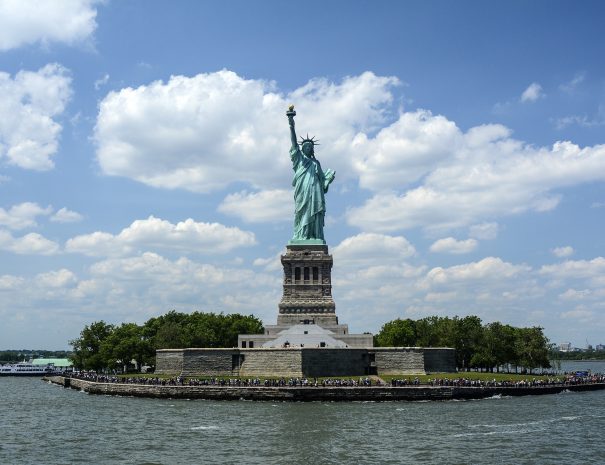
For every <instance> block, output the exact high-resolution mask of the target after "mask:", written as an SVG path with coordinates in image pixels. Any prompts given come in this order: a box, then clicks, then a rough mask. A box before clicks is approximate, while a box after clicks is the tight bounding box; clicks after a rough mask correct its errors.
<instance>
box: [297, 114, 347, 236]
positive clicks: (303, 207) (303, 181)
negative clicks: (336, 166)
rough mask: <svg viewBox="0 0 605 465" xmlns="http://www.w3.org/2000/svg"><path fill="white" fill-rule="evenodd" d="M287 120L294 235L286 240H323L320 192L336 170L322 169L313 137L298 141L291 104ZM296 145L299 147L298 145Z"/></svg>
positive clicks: (324, 204)
mask: <svg viewBox="0 0 605 465" xmlns="http://www.w3.org/2000/svg"><path fill="white" fill-rule="evenodd" d="M286 115H287V116H288V121H289V123H290V138H291V141H292V147H291V148H290V159H291V160H292V169H293V170H294V178H293V179H292V186H293V187H294V202H295V205H296V206H295V211H294V235H293V236H292V240H290V242H289V244H325V243H326V241H325V240H324V217H325V214H326V201H325V197H324V194H325V193H326V192H328V187H329V186H330V183H331V182H332V181H333V180H334V175H335V174H336V173H335V172H334V171H333V170H330V169H328V170H326V171H323V170H322V169H321V165H320V163H319V160H317V158H315V146H316V145H318V143H317V142H318V141H316V140H315V137H312V138H309V135H308V134H307V137H306V138H302V137H301V141H300V143H299V142H298V141H297V138H296V131H295V130H294V116H296V112H295V111H294V105H290V107H289V109H288V111H287V112H286ZM299 145H300V148H299Z"/></svg>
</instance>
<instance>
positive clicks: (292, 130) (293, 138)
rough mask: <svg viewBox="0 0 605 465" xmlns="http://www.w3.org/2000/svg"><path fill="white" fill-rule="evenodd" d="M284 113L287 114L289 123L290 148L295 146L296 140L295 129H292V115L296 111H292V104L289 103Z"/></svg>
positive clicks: (296, 145)
mask: <svg viewBox="0 0 605 465" xmlns="http://www.w3.org/2000/svg"><path fill="white" fill-rule="evenodd" d="M286 115H287V116H288V122H289V123H290V139H291V141H292V148H297V147H298V141H297V139H296V131H295V130H294V117H295V116H296V112H295V111H294V105H290V106H289V107H288V111H287V112H286Z"/></svg>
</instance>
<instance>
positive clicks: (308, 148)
mask: <svg viewBox="0 0 605 465" xmlns="http://www.w3.org/2000/svg"><path fill="white" fill-rule="evenodd" d="M302 153H304V154H305V155H306V156H307V157H312V156H313V155H314V153H313V144H311V143H310V142H305V143H304V144H303V145H302Z"/></svg>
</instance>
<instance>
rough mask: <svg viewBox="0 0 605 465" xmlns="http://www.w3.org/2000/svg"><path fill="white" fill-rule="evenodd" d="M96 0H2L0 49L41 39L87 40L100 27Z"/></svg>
mask: <svg viewBox="0 0 605 465" xmlns="http://www.w3.org/2000/svg"><path fill="white" fill-rule="evenodd" d="M95 3H98V1H95V0H60V1H51V0H25V1H24V0H2V1H1V2H0V51H1V50H10V49H13V48H17V47H20V46H23V45H28V44H33V43H37V42H40V43H42V44H43V45H48V44H50V43H52V42H60V43H66V44H70V45H72V44H75V43H78V42H86V41H87V40H89V39H90V37H91V35H92V33H93V32H94V31H95V29H96V27H97V23H96V21H95V18H96V15H97V10H96V9H95V8H94V4H95Z"/></svg>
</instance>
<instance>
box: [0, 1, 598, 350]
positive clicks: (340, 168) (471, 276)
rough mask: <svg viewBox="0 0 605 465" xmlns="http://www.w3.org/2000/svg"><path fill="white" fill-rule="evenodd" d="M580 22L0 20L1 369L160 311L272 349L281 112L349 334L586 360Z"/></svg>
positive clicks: (479, 15) (315, 12) (594, 129)
mask: <svg viewBox="0 0 605 465" xmlns="http://www.w3.org/2000/svg"><path fill="white" fill-rule="evenodd" d="M604 13H605V7H603V5H602V3H601V2H581V3H577V2H571V1H535V2H499V3H496V2H479V1H472V2H471V1H469V2H395V1H384V2H363V1H358V2H348V1H347V2H345V1H334V2H313V1H310V2H305V3H304V4H293V3H286V2H269V1H266V2H193V1H191V2H184V1H182V2H160V1H152V2H149V1H145V2H143V1H128V2H117V1H105V2H95V1H75V0H74V1H71V2H68V1H61V2H52V1H33V0H32V1H30V2H19V1H7V0H0V96H1V98H0V321H1V322H2V323H1V324H0V349H5V348H21V347H22V348H25V347H32V348H33V347H38V348H49V349H53V348H56V349H60V348H65V347H68V342H67V341H68V340H69V339H72V338H74V337H76V336H77V335H78V333H79V331H80V330H81V328H82V327H83V326H84V325H85V324H89V323H91V322H93V321H97V320H100V319H103V320H105V321H108V322H111V323H121V322H123V321H135V322H139V323H141V322H143V321H145V320H147V319H148V318H150V317H152V316H155V315H159V314H162V313H165V312H166V311H168V310H171V309H176V310H179V311H193V310H206V311H223V312H241V313H245V314H250V313H253V314H255V315H257V316H259V317H261V318H262V319H263V320H264V321H265V322H266V323H268V324H271V323H274V321H275V318H276V314H277V303H278V301H279V298H280V295H281V268H280V264H279V254H280V253H281V252H282V251H283V250H284V246H285V244H286V242H287V241H288V240H289V239H290V237H291V234H292V226H291V223H292V209H293V200H292V192H291V190H290V182H291V175H292V173H291V166H290V162H289V158H288V149H289V134H288V125H287V119H286V117H285V110H286V107H287V105H288V104H289V103H294V104H295V105H296V109H297V111H298V115H297V118H296V121H297V129H298V130H299V131H300V132H301V133H303V132H304V133H305V134H306V133H307V132H309V134H313V135H316V136H317V137H318V138H319V139H321V144H322V145H321V146H319V147H318V151H317V156H318V158H319V159H320V161H321V162H322V166H324V168H333V169H335V170H336V179H335V181H334V183H333V185H332V187H331V189H330V192H329V193H328V195H327V209H328V212H327V219H326V223H327V226H326V231H325V234H326V238H327V241H328V244H329V246H330V251H331V252H332V253H333V255H334V260H335V265H334V270H333V279H334V297H335V301H336V306H337V314H338V315H339V316H340V319H341V321H343V322H347V323H349V325H350V327H351V330H352V331H368V330H369V331H372V332H376V331H378V330H379V329H380V327H381V325H382V324H383V323H385V322H386V321H389V320H391V319H393V318H397V317H403V318H407V317H410V318H421V317H424V316H429V315H443V316H445V315H449V316H453V315H461V316H463V315H468V314H476V315H479V316H480V317H481V318H482V319H483V320H484V321H485V322H490V321H495V320H498V321H502V322H505V323H509V324H513V325H519V326H528V325H540V326H542V327H544V328H545V332H546V334H547V335H548V336H549V337H550V338H551V340H552V341H553V342H556V343H558V342H563V341H571V342H572V343H573V344H574V345H576V346H584V345H585V344H586V342H587V341H588V342H589V343H591V344H598V343H605V337H603V336H602V335H603V330H604V329H605V258H604V252H603V250H604V246H605V239H603V229H604V221H603V215H604V213H605V183H604V181H605V146H604V145H603V144H604V143H605V137H604V136H603V134H604V129H605V66H604V64H603V59H602V57H603V56H605V40H603V33H602V23H603V20H604V19H605V14H604Z"/></svg>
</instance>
